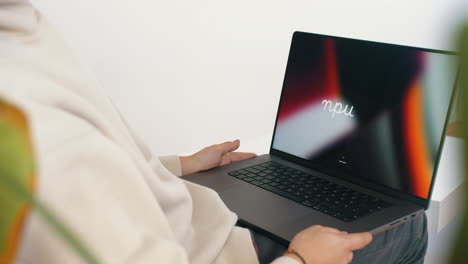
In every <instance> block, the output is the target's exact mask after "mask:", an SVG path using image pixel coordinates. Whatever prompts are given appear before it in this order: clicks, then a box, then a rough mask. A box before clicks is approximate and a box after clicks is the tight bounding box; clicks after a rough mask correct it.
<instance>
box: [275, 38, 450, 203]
mask: <svg viewBox="0 0 468 264" xmlns="http://www.w3.org/2000/svg"><path fill="white" fill-rule="evenodd" d="M300 34H302V35H304V34H305V35H314V36H320V37H324V38H333V39H347V40H357V41H362V42H367V43H376V44H385V45H392V46H397V47H404V48H409V49H415V50H418V51H424V52H431V53H439V54H447V55H455V56H458V53H456V52H451V51H443V50H435V49H427V48H420V47H412V46H405V45H399V44H391V43H384V42H376V41H369V40H360V39H353V38H346V37H337V36H330V35H323V34H316V33H307V32H301V31H295V32H294V33H293V37H292V40H291V45H290V49H289V55H288V61H287V64H286V68H285V75H284V76H285V77H284V78H283V85H282V88H281V95H280V99H279V102H278V109H277V112H276V118H275V126H274V130H273V136H272V139H271V143H270V151H269V153H270V155H274V156H278V157H280V158H282V159H284V160H287V161H290V162H293V163H297V164H299V165H302V166H304V167H306V168H309V169H312V170H315V171H317V172H320V173H324V174H327V175H329V176H331V177H337V178H339V179H341V180H345V181H349V182H351V183H353V184H357V185H359V186H362V187H365V188H369V189H372V190H375V191H377V192H381V193H383V194H386V195H389V196H392V197H396V198H398V199H403V200H406V201H409V202H412V203H414V204H417V205H419V206H421V207H423V208H424V209H427V208H428V207H429V203H430V198H431V196H432V192H433V189H434V183H435V181H436V177H437V171H438V168H439V163H440V158H441V154H442V150H443V148H444V143H445V137H446V130H447V125H448V122H449V117H450V113H451V111H452V107H453V104H454V100H455V94H456V92H457V91H456V90H457V83H458V71H457V70H456V71H457V73H456V75H455V80H454V84H453V88H452V94H451V96H450V103H449V107H448V111H447V114H446V117H445V122H444V128H443V132H442V135H441V139H440V145H439V149H438V150H437V155H436V159H435V162H434V170H433V172H432V179H431V185H430V188H429V193H428V196H427V198H422V197H419V196H416V195H414V194H410V193H407V192H404V191H402V190H397V189H394V188H391V187H389V186H385V185H383V184H378V183H375V182H371V181H368V180H364V179H361V178H356V177H353V176H351V175H348V174H346V173H343V172H341V171H338V170H333V169H330V168H325V167H321V166H320V165H318V164H316V163H314V162H313V161H310V160H307V159H304V158H300V157H298V156H295V155H292V154H289V153H286V152H284V151H281V150H278V149H275V148H273V143H274V141H275V135H276V128H277V125H278V116H279V111H280V107H281V102H282V98H283V93H284V90H285V89H284V88H285V81H286V74H287V71H288V67H289V61H290V59H291V48H292V45H293V43H294V41H295V40H296V36H297V35H300Z"/></svg>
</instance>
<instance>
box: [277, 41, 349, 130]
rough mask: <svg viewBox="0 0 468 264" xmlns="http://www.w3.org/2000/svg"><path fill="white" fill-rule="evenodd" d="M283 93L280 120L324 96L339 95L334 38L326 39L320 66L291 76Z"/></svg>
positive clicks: (333, 96) (331, 97)
mask: <svg viewBox="0 0 468 264" xmlns="http://www.w3.org/2000/svg"><path fill="white" fill-rule="evenodd" d="M288 81H289V82H288V86H289V87H288V88H287V89H284V94H283V95H282V101H281V109H280V111H279V116H278V119H279V122H281V121H284V120H286V119H288V117H290V116H291V115H293V114H294V113H296V112H298V111H301V110H303V109H304V108H306V107H308V106H310V105H311V104H315V103H320V102H321V101H322V100H323V99H324V98H327V99H333V98H336V97H338V96H339V94H340V86H339V76H338V65H337V58H336V47H335V40H334V39H330V38H329V39H326V40H325V41H324V46H323V57H322V59H321V62H320V66H319V67H316V68H311V69H309V70H308V71H307V72H305V73H304V74H302V75H301V76H297V75H296V76H291V77H290V79H289V80H288Z"/></svg>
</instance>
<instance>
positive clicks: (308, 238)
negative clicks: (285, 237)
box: [284, 225, 372, 264]
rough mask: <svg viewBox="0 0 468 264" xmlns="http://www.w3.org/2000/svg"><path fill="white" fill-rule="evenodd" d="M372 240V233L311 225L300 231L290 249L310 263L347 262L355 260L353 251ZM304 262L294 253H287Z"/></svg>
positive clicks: (333, 263)
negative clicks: (351, 232)
mask: <svg viewBox="0 0 468 264" xmlns="http://www.w3.org/2000/svg"><path fill="white" fill-rule="evenodd" d="M371 241H372V235H371V234H370V233H354V234H348V233H346V232H341V231H339V230H337V229H334V228H330V227H324V226H319V225H316V226H311V227H309V228H307V229H305V230H303V231H301V232H300V233H298V234H297V235H296V236H295V237H294V238H293V240H292V241H291V243H290V244H289V249H291V250H294V251H296V252H297V253H298V254H299V255H301V256H302V257H303V258H304V260H305V261H306V263H308V264H347V263H350V262H351V261H352V260H353V251H354V250H358V249H361V248H364V247H365V246H367V245H368V244H369V243H370V242H371ZM284 255H285V256H288V257H291V258H293V259H295V260H297V261H298V262H299V263H302V261H301V259H300V258H299V257H297V256H296V255H295V254H292V253H287V252H286V253H285V254H284Z"/></svg>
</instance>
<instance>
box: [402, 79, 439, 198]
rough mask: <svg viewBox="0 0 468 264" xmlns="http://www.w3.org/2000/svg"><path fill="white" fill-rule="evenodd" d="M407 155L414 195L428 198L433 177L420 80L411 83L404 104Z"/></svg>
mask: <svg viewBox="0 0 468 264" xmlns="http://www.w3.org/2000/svg"><path fill="white" fill-rule="evenodd" d="M403 115H404V116H403V120H404V121H403V122H404V128H403V130H404V135H406V137H405V146H406V157H407V162H408V168H409V172H410V182H411V188H412V191H413V194H414V195H417V196H419V197H422V198H427V197H428V194H429V188H430V185H431V178H432V165H431V162H430V157H429V147H428V146H427V144H426V133H425V131H424V127H425V126H424V113H423V88H422V84H421V83H420V81H419V80H416V81H414V82H413V83H412V84H411V87H410V89H409V90H408V93H407V94H406V98H405V101H404V104H403Z"/></svg>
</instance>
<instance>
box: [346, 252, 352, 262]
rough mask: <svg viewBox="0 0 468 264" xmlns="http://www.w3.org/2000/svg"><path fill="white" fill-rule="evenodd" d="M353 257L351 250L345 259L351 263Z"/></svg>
mask: <svg viewBox="0 0 468 264" xmlns="http://www.w3.org/2000/svg"><path fill="white" fill-rule="evenodd" d="M353 257H354V253H353V252H349V254H348V256H347V259H346V261H347V262H348V263H351V261H353Z"/></svg>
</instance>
